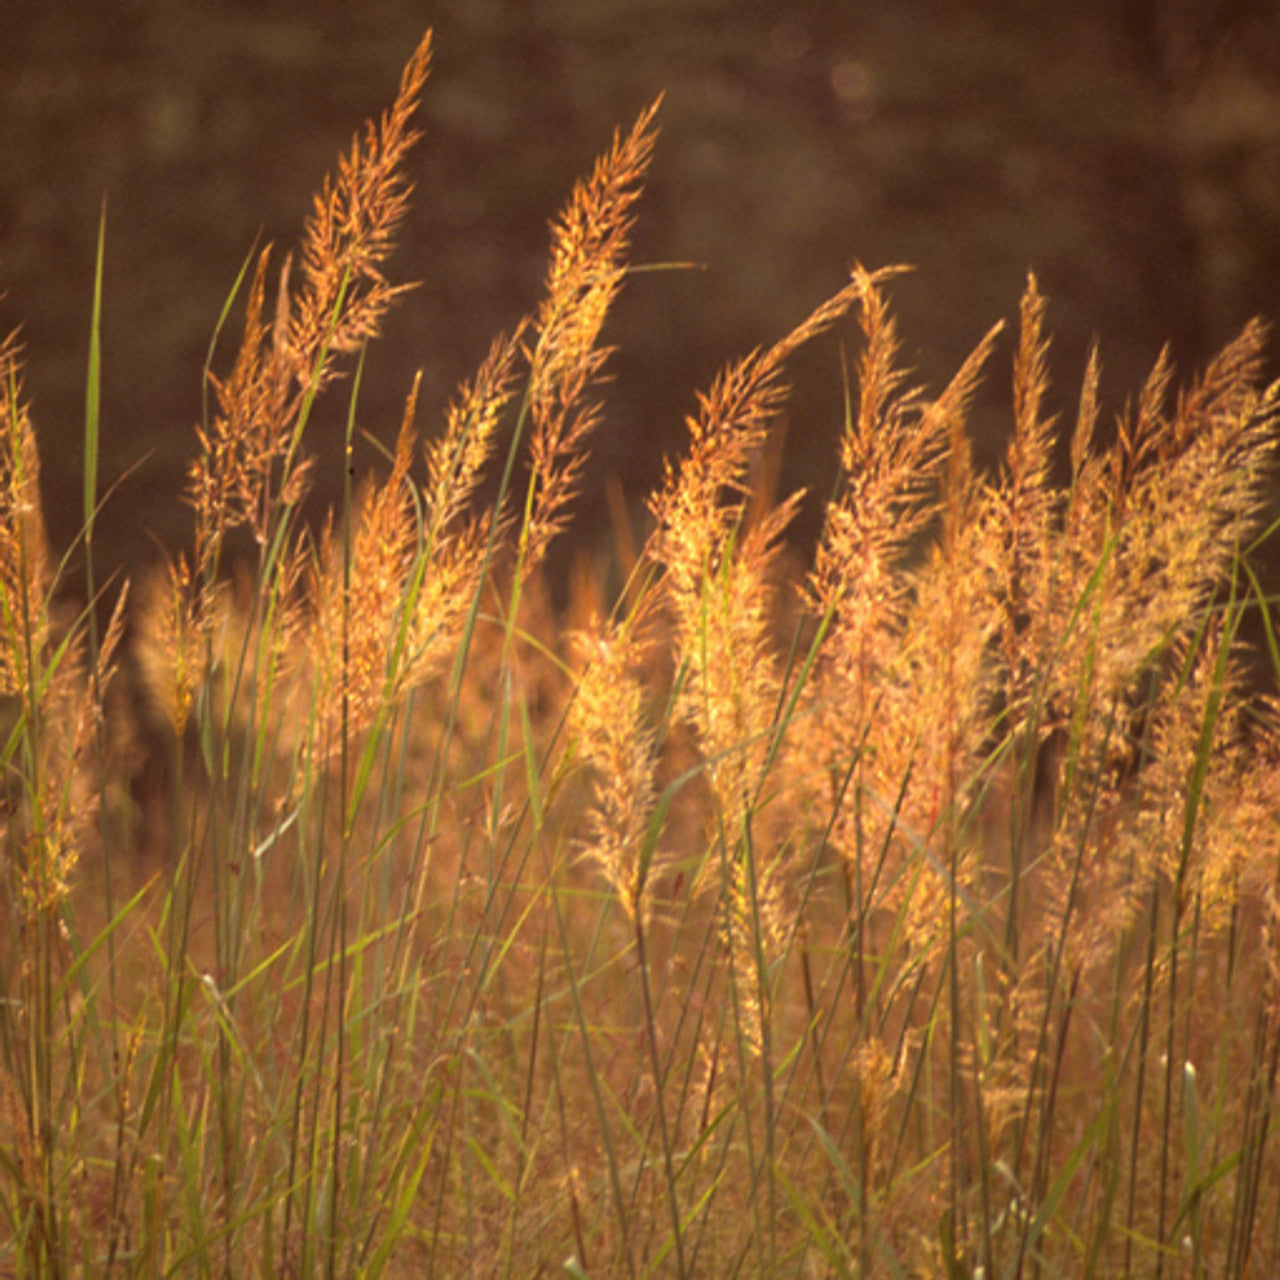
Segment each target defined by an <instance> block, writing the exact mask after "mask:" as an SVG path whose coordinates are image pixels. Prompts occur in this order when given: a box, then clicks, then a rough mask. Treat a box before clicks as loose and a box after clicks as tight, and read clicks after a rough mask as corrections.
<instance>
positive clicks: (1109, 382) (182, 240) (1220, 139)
mask: <svg viewBox="0 0 1280 1280" xmlns="http://www.w3.org/2000/svg"><path fill="white" fill-rule="evenodd" d="M0 26H2V27H3V32H2V38H0V294H3V297H0V330H2V331H4V332H7V331H8V330H9V329H11V328H13V327H14V326H16V325H18V324H22V326H23V333H24V337H25V342H26V346H27V351H28V370H27V382H26V385H27V390H28V393H29V395H30V398H31V400H32V402H33V413H34V417H35V421H36V426H37V431H38V433H39V436H40V439H41V444H42V453H43V460H44V486H45V497H46V505H47V507H48V509H49V512H50V523H51V525H52V531H53V534H54V537H55V539H56V540H57V542H58V544H59V545H60V546H65V545H67V543H68V542H69V540H70V539H71V538H72V537H73V535H74V532H75V530H76V529H77V527H78V525H79V523H80V511H79V505H80V486H81V470H80V461H79V450H80V444H79V442H80V437H81V431H82V424H83V398H84V379H85V358H86V347H87V334H88V324H89V313H90V303H91V294H92V276H93V261H94V252H95V240H96V231H97V220H98V216H99V209H100V206H101V202H102V199H103V197H104V195H105V196H106V199H107V204H108V214H107V249H106V276H105V301H104V329H103V344H104V361H105V371H104V411H103V461H102V473H103V482H104V484H109V483H113V482H115V481H117V480H118V481H120V485H119V490H118V493H117V494H116V496H115V497H114V498H113V499H112V501H111V503H110V505H109V506H108V508H107V510H106V513H105V515H104V516H103V518H102V522H101V524H100V526H99V539H100V542H101V550H100V556H101V559H102V561H103V566H102V567H103V568H104V569H107V568H111V567H113V566H115V565H117V564H119V563H122V562H123V563H128V564H130V565H131V566H137V565H138V564H140V563H141V562H145V561H147V560H150V559H154V558H155V556H156V554H157V542H159V543H166V544H176V543H179V542H180V541H181V540H183V539H184V538H185V536H186V531H187V516H186V512H185V510H184V508H183V506H182V504H181V502H180V500H179V496H178V495H179V492H180V489H181V485H182V477H183V472H184V468H185V465H186V460H187V458H188V457H189V456H190V453H191V451H192V447H193V436H192V426H193V424H194V422H195V421H196V419H197V417H198V415H199V413H200V397H201V376H200V370H201V367H202V363H203V360H204V356H205V352H206V348H207V346H208V343H209V340H210V337H211V334H212V332H213V329H214V325H215V322H216V319H217V316H218V313H219V310H220V308H221V306H222V303H223V301H224V299H225V297H226V295H227V292H228V290H229V289H230V286H231V284H232V282H233V280H234V278H235V276H236V273H237V271H238V270H239V267H240V265H241V263H242V262H243V261H244V259H245V256H246V254H247V253H248V252H249V251H250V249H251V248H252V246H253V244H254V242H255V237H264V238H266V239H270V240H272V241H274V242H275V243H276V244H277V245H279V246H281V248H284V247H286V246H291V245H292V244H294V243H295V241H296V239H297V237H298V234H299V232H300V229H301V226H302V223H303V220H304V218H305V216H306V214H307V212H308V209H309V206H310V198H311V193H312V192H313V191H314V189H315V188H316V187H317V186H318V185H319V183H320V181H321V179H322V178H323V176H324V174H325V173H326V172H328V170H329V169H330V168H331V167H332V165H333V164H334V162H335V160H336V158H337V155H338V154H339V152H340V151H341V150H342V149H343V148H344V147H345V146H346V144H347V143H348V141H349V139H350V136H351V134H352V133H353V131H354V130H355V129H356V128H357V127H358V126H359V125H360V124H361V122H362V121H363V120H364V119H365V118H366V117H368V116H369V115H370V114H372V113H374V112H376V111H378V110H380V109H381V108H382V107H383V106H385V105H386V104H387V103H388V102H389V101H390V99H391V97H392V96H393V94H394V90H395V86H396V83H397V79H398V76H399V72H400V69H401V67H402V65H403V63H404V61H405V60H406V59H407V57H408V55H409V54H410V52H411V51H412V49H413V47H414V45H415V43H416V41H417V39H418V37H419V36H420V34H421V32H422V30H423V29H424V28H426V27H427V26H432V27H434V29H435V33H436V42H435V49H436V56H435V69H434V72H433V74H432V77H431V80H430V82H429V83H428V87H427V93H426V99H425V106H424V112H423V115H422V124H423V126H424V129H425V134H426V136H425V140H424V142H423V143H422V144H421V146H420V149H419V150H418V151H417V153H416V157H415V160H414V169H413V176H414V178H415V181H416V183H417V193H416V196H415V203H414V211H413V214H412V218H411V221H410V222H409V224H408V225H407V227H406V229H405V233H404V240H403V248H402V250H401V252H400V253H399V255H398V256H397V258H396V260H395V263H394V270H395V271H396V272H397V273H398V274H399V276H400V278H403V279H412V280H419V281H421V282H422V283H421V285H420V287H419V288H418V289H417V291H416V292H414V293H413V294H412V295H410V297H409V298H408V299H407V300H406V301H405V302H403V303H402V304H401V306H400V308H399V309H398V310H397V311H396V312H395V313H394V314H393V316H392V317H391V319H390V321H389V323H388V324H387V326H386V334H385V340H384V341H383V342H382V343H380V344H379V345H378V346H377V348H376V350H374V351H373V352H372V354H371V358H370V364H369V369H368V372H367V375H366V378H365V382H364V390H363V392H362V396H361V401H360V405H361V408H360V413H359V419H360V422H361V424H362V425H363V426H365V427H366V428H368V429H369V430H370V431H372V432H375V433H377V434H380V435H381V436H382V437H384V438H386V439H390V437H391V436H392V435H393V433H394V429H395V426H396V424H397V422H398V419H399V410H400V405H401V403H402V401H403V397H404V394H405V392H406V390H407V389H408V387H409V384H410V381H411V378H412V373H413V370H414V369H416V368H419V367H421V368H422V369H423V370H424V383H423V397H422V402H421V403H422V405H423V406H425V411H424V413H423V422H424V423H431V422H438V421H439V420H440V418H441V415H442V412H443V408H444V406H445V404H446V403H447V401H448V399H449V396H450V394H451V392H452V389H453V388H454V386H455V385H456V384H457V382H458V381H459V380H460V379H462V378H463V377H465V376H467V375H468V374H469V373H470V372H471V370H472V369H473V368H474V366H475V365H476V363H477V362H478V361H479V360H480V358H481V357H482V355H483V353H484V351H485V349H486V347H487V345H488V342H489V340H490V338H491V337H492V336H493V334H494V333H496V332H497V331H498V330H499V329H502V328H505V327H507V326H509V325H510V324H511V323H512V322H513V321H514V320H515V318H516V317H517V316H518V315H520V314H521V313H523V312H524V311H526V310H527V309H529V308H530V307H532V306H534V305H535V304H536V301H537V298H538V295H539V290H540V285H541V281H542V275H543V270H544V265H545V249H546V241H547V234H546V229H547V222H548V219H549V218H550V217H551V216H552V215H553V214H554V213H555V212H556V210H557V209H558V207H559V206H560V204H561V203H562V202H563V200H564V198H565V196H566V195H567V193H568V192H569V190H570V188H571V185H572V183H573V181H574V179H575V178H576V177H577V176H578V175H579V174H581V173H583V172H584V171H586V170H587V168H588V167H589V166H590V164H591V162H592V159H593V157H594V156H595V155H596V154H597V153H598V152H599V151H600V150H602V149H603V148H604V147H605V146H607V144H608V142H609V140H610V137H611V134H612V130H613V128H614V126H615V125H616V124H624V125H625V124H628V123H629V122H630V121H631V120H632V119H633V118H634V116H635V115H636V114H637V113H638V112H639V111H640V110H641V109H642V108H643V107H644V106H645V105H646V104H647V103H648V102H649V101H650V100H652V99H653V98H654V97H655V96H656V95H657V94H658V93H659V92H663V91H665V93H666V100H665V103H664V106H663V109H662V116H661V119H662V135H661V138H660V140H659V147H658V153H657V158H656V161H655V164H654V168H653V173H652V180H651V183H650V186H649V191H648V194H647V196H646V198H645V200H644V202H643V203H642V205H641V212H640V222H639V226H638V229H637V235H636V244H635V253H634V260H635V261H636V262H637V263H645V264H652V263H676V262H694V263H698V264H700V268H699V269H697V270H668V271H655V272H646V273H644V274H640V275H637V276H636V277H635V278H634V279H633V280H632V281H631V282H630V287H629V291H628V292H627V294H626V295H625V297H624V300H623V302H622V304H621V306H620V309H619V311H618V314H617V316H616V319H615V321H614V323H613V324H612V327H611V329H610V333H609V337H610V339H611V340H612V341H613V342H614V343H616V344H617V345H618V347H619V354H618V357H617V359H616V360H615V363H614V364H613V366H612V372H613V375H614V377H613V382H612V385H611V387H610V388H609V392H608V413H607V417H606V420H605V423H604V425H603V427H602V429H601V432H600V435H599V437H598V439H597V463H596V470H595V472H594V473H593V477H592V482H591V484H590V486H589V492H588V495H587V501H586V503H585V507H584V520H585V521H586V527H587V528H590V527H592V524H593V523H594V522H597V521H598V520H599V519H600V518H601V505H600V500H599V493H600V489H601V485H600V484H599V481H600V480H602V479H603V478H604V477H605V476H607V475H610V474H616V475H618V476H620V477H622V478H623V479H624V481H625V482H626V483H627V484H628V485H629V486H630V487H631V489H632V491H633V492H639V491H641V490H643V489H644V488H645V487H646V486H647V485H648V484H650V483H651V482H652V481H653V479H654V478H655V477H656V475H657V474H658V472H659V468H660V464H661V458H662V456H663V454H664V453H666V452H670V451H672V450H674V449H677V448H678V447H679V445H680V439H681V423H682V419H683V415H684V413H685V412H686V411H687V410H688V409H689V407H690V406H691V404H692V403H693V394H694V391H695V390H696V389H697V388H699V387H701V386H704V385H705V384H706V383H707V382H708V380H709V379H710V378H711V376H712V375H713V374H714V372H715V370H716V369H717V368H718V367H719V366H720V365H721V364H722V363H723V362H724V361H725V360H726V359H728V358H730V357H732V356H734V355H736V354H741V353H742V352H744V351H745V350H747V349H749V348H751V347H753V346H755V345H757V344H760V343H767V342H769V341H771V340H772V339H774V338H776V337H778V336H780V335H781V334H782V333H783V332H785V331H786V329H787V328H788V327H789V326H791V325H792V324H794V323H796V322H797V321H798V320H799V319H800V318H802V316H803V315H804V314H805V313H806V312H807V310H808V309H809V308H810V307H812V306H813V305H814V304H816V303H817V302H818V301H820V300H821V299H822V298H823V297H825V296H826V295H827V294H829V293H830V292H832V291H833V290H834V289H836V288H837V287H839V285H840V284H841V283H842V282H843V281H844V280H845V278H846V276H847V271H848V269H849V267H850V265H851V264H852V263H853V262H854V261H855V260H857V261H861V262H863V263H864V264H866V265H868V266H881V265H885V264H888V263H910V264H913V265H914V267H915V268H916V270H915V271H914V272H913V273H912V274H911V275H910V276H907V277H904V278H903V279H902V280H900V281H899V282H898V283H897V284H896V285H895V287H894V296H895V299H896V300H897V303H898V310H899V314H900V318H901V323H902V329H903V334H904V337H905V340H906V349H905V358H906V359H907V361H908V362H909V363H910V364H911V365H912V366H914V368H915V369H916V370H917V371H918V375H919V377H920V378H921V379H922V380H924V381H925V382H927V383H929V384H930V385H932V386H934V387H935V388H936V387H937V386H939V385H940V384H941V383H942V381H943V380H944V379H945V378H946V377H947V376H948V374H949V372H950V371H951V370H952V369H953V368H954V367H955V366H956V365H957V364H958V363H959V361H960V360H961V359H962V358H963V357H964V355H965V354H966V353H967V352H968V351H969V350H970V349H971V348H972V346H973V345H974V344H975V343H976V342H977V341H978V339H979V338H980V337H981V336H982V334H983V333H984V332H985V330H986V329H987V328H988V327H989V326H990V325H991V324H992V323H993V322H994V321H995V320H997V319H998V318H1000V317H1007V318H1009V319H1014V318H1016V314H1017V304H1018V299H1019V296H1020V294H1021V291H1022V287H1023V283H1024V280H1025V276H1026V272H1027V271H1028V270H1029V269H1034V270H1035V271H1036V273H1037V275H1038V277H1039V279H1040V282H1041V287H1042V289H1043V290H1044V292H1045V293H1046V294H1048V296H1049V298H1050V322H1051V325H1052V327H1053V329H1054V332H1055V334H1056V340H1055V347H1054V365H1053V368H1054V374H1055V378H1056V388H1057V392H1058V394H1059V396H1060V400H1059V404H1060V406H1061V407H1063V408H1064V409H1067V408H1069V406H1070V403H1071V401H1072V399H1073V397H1074V395H1075V392H1076V390H1077V388H1078V382H1079V377H1080V373H1081V370H1082V368H1083V365H1084V360H1085V353H1086V351H1087V347H1088V344H1089V341H1090V339H1091V337H1092V336H1094V335H1096V336H1097V337H1098V339H1099V341H1100V342H1101V347H1102V354H1103V364H1104V390H1105V392H1106V393H1107V395H1108V397H1109V398H1110V401H1111V404H1112V406H1113V407H1118V406H1119V405H1120V404H1121V403H1122V401H1123V398H1124V397H1125V396H1126V395H1127V394H1128V393H1130V392H1131V391H1133V390H1134V389H1135V388H1136V385H1137V384H1138V382H1139V381H1140V380H1141V378H1142V377H1143V375H1144V374H1145V372H1146V371H1147V369H1148V368H1149V367H1150V365H1151V363H1152V361H1153V360H1154V358H1155V356H1156V354H1157V352H1158V350H1159V348H1160V345H1161V344H1162V343H1163V342H1165V341H1169V342H1170V343H1171V344H1172V346H1173V350H1174V352H1175V354H1176V356H1177V358H1178V360H1179V361H1180V363H1181V365H1182V367H1183V368H1184V369H1186V370H1187V371H1190V369H1191V368H1193V367H1194V366H1196V365H1197V364H1201V363H1203V361H1204V360H1205V359H1206V358H1207V356H1208V355H1209V354H1211V353H1212V351H1213V350H1214V349H1216V348H1217V347H1218V346H1220V345H1221V344H1222V343H1223V342H1225V341H1226V340H1227V339H1229V338H1230V337H1231V336H1233V334H1234V333H1235V332H1236V331H1237V330H1238V329H1239V327H1240V326H1241V324H1243V322H1244V321H1245V320H1246V319H1247V318H1248V317H1250V316H1251V315H1253V314H1255V313H1262V314H1269V315H1272V316H1280V6H1277V4H1276V3H1275V0H1256V2H1254V3H1249V2H1248V0H1071V3H1064V4H1055V5H1049V4H1036V3H1026V2H1025V0H1004V2H998V0H991V2H988V3H976V2H975V3H964V2H963V0H951V2H950V3H941V2H940V0H935V2H929V0H880V2H879V3H874V2H871V0H865V2H861V3H859V2H856V0H846V2H844V3H838V2H836V0H804V2H797V3H762V2H759V0H454V3H452V4H443V3H426V2H421V0H419V2H410V0H369V2H366V3H361V4H353V3H350V2H349V0H277V2H274V3H273V2H272V0H94V3H92V4H90V3H74V4H64V5H56V4H45V5H35V4H31V3H30V2H29V0H16V3H15V0H6V3H5V5H4V21H3V23H2V24H0ZM232 332H233V336H238V330H236V329H235V328H233V331H232ZM847 336H848V334H846V337H847ZM1008 352H1009V344H1008V342H1006V344H1005V346H1004V347H1003V348H1002V354H1001V364H1000V367H999V368H998V369H996V370H995V371H994V373H993V376H992V377H991V378H990V379H989V381H988V384H987V386H986V388H985V389H984V392H983V396H982V400H981V402H980V404H979V405H978V409H977V415H976V422H977V426H978V429H979V431H980V433H981V439H980V442H979V455H980V457H982V458H985V459H987V460H988V461H989V460H990V459H992V458H993V457H994V456H995V451H996V450H997V449H998V446H999V441H1000V439H1001V436H1002V433H1003V432H1004V431H1005V430H1006V429H1007V425H1008V419H1007V409H1006V408H1005V406H1006V405H1007V374H1006V373H1005V369H1006V367H1007V356H1008ZM223 367H225V361H224V363H223ZM795 376H796V384H797V386H796V398H795V402H794V406H793V409H792V412H791V415H790V425H789V436H788V452H787V463H786V471H785V474H784V482H785V483H786V484H787V485H789V486H794V485H801V484H804V485H810V486H813V487H815V488H817V489H819V490H822V489H825V487H826V486H827V485H828V484H829V477H830V474H831V462H832V457H833V444H832V437H833V434H834V431H835V430H836V428H837V426H838V422H839V415H840V398H841V388H840V378H841V374H840V352H839V348H838V344H837V343H836V342H825V343H820V344H818V346H817V347H816V348H815V349H814V350H813V351H812V352H808V353H806V354H805V355H804V357H803V358H802V359H801V360H800V361H799V362H798V364H797V366H796V370H795ZM331 401H332V403H331V405H330V407H329V410H328V416H327V417H325V418H323V419H322V420H321V421H320V422H319V423H318V430H317V433H316V434H315V435H314V436H313V437H312V440H311V445H312V449H313V451H315V452H317V453H319V454H320V455H322V456H323V457H327V458H330V459H331V458H333V457H336V454H337V448H336V443H337V440H338V438H339V437H340V431H341V422H342V419H343V417H344V415H345V407H346V406H345V397H344V396H343V393H342V391H341V390H339V391H338V392H337V393H336V395H334V396H333V397H331ZM330 474H332V472H330ZM808 518H810V519H812V512H810V515H809V517H808Z"/></svg>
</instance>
